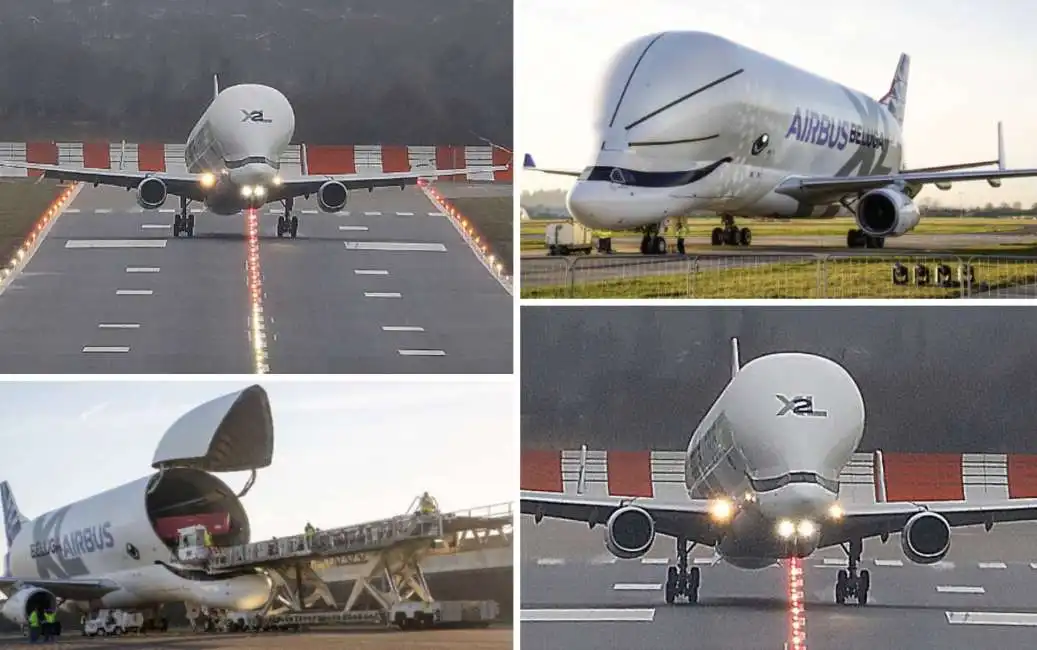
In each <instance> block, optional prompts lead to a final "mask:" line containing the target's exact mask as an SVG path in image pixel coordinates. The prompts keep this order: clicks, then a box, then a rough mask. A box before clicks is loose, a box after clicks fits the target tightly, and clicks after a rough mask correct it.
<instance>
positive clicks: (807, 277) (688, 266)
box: [520, 251, 1037, 299]
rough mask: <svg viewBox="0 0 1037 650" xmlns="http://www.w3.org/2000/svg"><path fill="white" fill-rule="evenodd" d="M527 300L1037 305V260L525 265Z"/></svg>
mask: <svg viewBox="0 0 1037 650" xmlns="http://www.w3.org/2000/svg"><path fill="white" fill-rule="evenodd" d="M520 272H521V275H520V280H521V296H522V297H523V298H585V299H590V298H1037V257H1035V256H1031V257H1024V256H1000V255H954V254H948V253H929V252H921V251H920V252H918V253H904V252H884V251H874V252H873V253H872V252H870V251H869V252H868V253H864V254H862V253H860V252H857V253H854V252H853V251H846V252H845V253H840V252H833V253H820V254H813V253H809V254H808V253H783V254H779V253H768V254H761V255H752V254H748V255H747V254H735V255H725V254H716V255H697V256H694V255H689V256H677V255H669V256H660V257H649V256H642V255H594V256H589V257H545V256H539V257H533V256H525V257H523V258H522V261H521V271H520Z"/></svg>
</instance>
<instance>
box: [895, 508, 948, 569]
mask: <svg viewBox="0 0 1037 650" xmlns="http://www.w3.org/2000/svg"><path fill="white" fill-rule="evenodd" d="M900 547H901V548H902V549H903V550H904V555H905V556H906V557H907V559H909V560H911V561H912V562H914V563H916V564H934V563H936V562H939V561H940V560H942V559H943V558H944V557H945V556H946V555H947V551H949V550H951V526H950V524H948V523H947V520H946V519H944V518H943V517H942V516H941V515H938V514H936V513H935V512H919V513H918V514H916V515H914V516H913V517H911V518H910V519H908V520H907V525H905V526H904V532H902V533H901V534H900Z"/></svg>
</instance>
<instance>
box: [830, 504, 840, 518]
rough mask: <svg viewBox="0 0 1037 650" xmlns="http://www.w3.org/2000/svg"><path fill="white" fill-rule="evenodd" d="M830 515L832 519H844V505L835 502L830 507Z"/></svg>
mask: <svg viewBox="0 0 1037 650" xmlns="http://www.w3.org/2000/svg"><path fill="white" fill-rule="evenodd" d="M828 516H829V517H830V518H832V519H842V518H843V507H842V506H841V505H839V504H838V503H833V504H832V506H831V507H830V508H828Z"/></svg>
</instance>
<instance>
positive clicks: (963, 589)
mask: <svg viewBox="0 0 1037 650" xmlns="http://www.w3.org/2000/svg"><path fill="white" fill-rule="evenodd" d="M936 591H937V592H938V593H941V594H985V593H987V590H986V589H984V588H983V587H968V586H956V585H937V587H936Z"/></svg>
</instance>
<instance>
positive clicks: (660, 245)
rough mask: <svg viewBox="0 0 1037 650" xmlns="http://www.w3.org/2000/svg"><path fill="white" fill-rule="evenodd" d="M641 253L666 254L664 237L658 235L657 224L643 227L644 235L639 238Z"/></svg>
mask: <svg viewBox="0 0 1037 650" xmlns="http://www.w3.org/2000/svg"><path fill="white" fill-rule="evenodd" d="M641 254H642V255H665V254H666V238H665V237H660V236H659V226H650V227H649V228H646V229H645V234H644V237H642V238H641Z"/></svg>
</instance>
